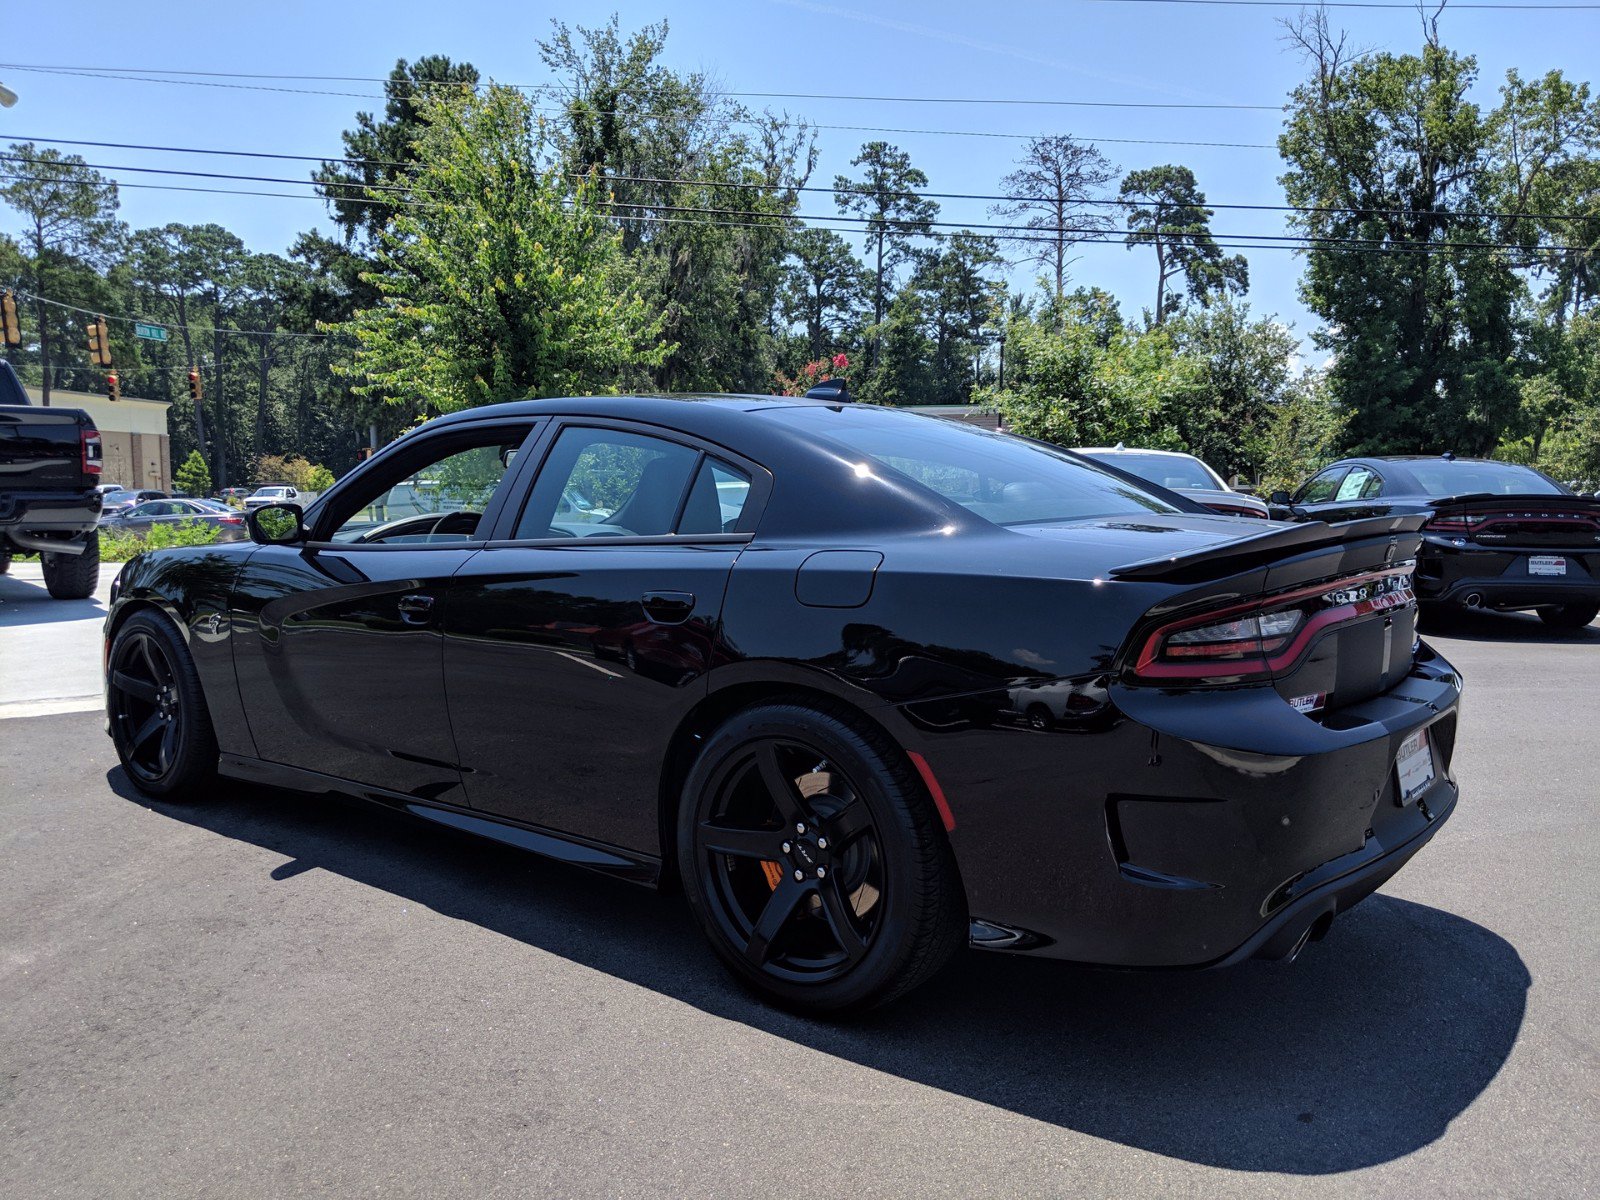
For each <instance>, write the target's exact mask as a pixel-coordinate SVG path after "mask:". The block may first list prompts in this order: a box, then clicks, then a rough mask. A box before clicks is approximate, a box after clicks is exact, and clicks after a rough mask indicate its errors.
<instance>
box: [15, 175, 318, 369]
mask: <svg viewBox="0 0 1600 1200" xmlns="http://www.w3.org/2000/svg"><path fill="white" fill-rule="evenodd" d="M5 178H9V176H7V177H5ZM16 294H17V295H18V296H19V297H21V298H22V299H24V300H26V301H28V302H29V303H31V304H48V305H49V306H50V307H52V308H59V309H63V310H65V311H66V312H75V313H82V314H83V315H84V316H86V317H105V319H106V320H108V321H121V322H122V323H123V324H125V325H160V326H162V327H163V328H165V329H184V330H188V331H189V332H190V333H207V334H209V333H224V334H230V335H234V336H237V337H255V338H265V337H297V338H325V337H332V336H333V335H332V334H327V333H296V332H294V331H292V330H288V329H270V330H269V329H233V328H228V327H223V326H212V325H185V324H182V323H181V322H175V321H149V320H145V319H144V318H141V317H122V316H117V315H116V314H115V313H107V312H106V311H105V310H103V309H98V308H79V307H78V306H77V305H76V304H67V303H65V302H64V301H61V300H52V299H50V297H48V296H40V295H38V294H36V293H33V292H28V291H25V290H23V289H22V288H18V289H17V290H16Z"/></svg>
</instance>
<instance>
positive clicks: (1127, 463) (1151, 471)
mask: <svg viewBox="0 0 1600 1200" xmlns="http://www.w3.org/2000/svg"><path fill="white" fill-rule="evenodd" d="M1085 457H1086V458H1092V459H1094V460H1095V461H1096V462H1103V463H1109V464H1110V465H1111V466H1113V467H1117V468H1118V469H1120V470H1123V471H1127V472H1128V473H1129V474H1132V475H1137V476H1138V477H1139V478H1140V479H1146V480H1149V481H1150V482H1151V483H1155V484H1159V485H1160V486H1162V487H1164V488H1205V489H1210V490H1212V491H1217V490H1222V488H1223V484H1222V481H1221V480H1220V479H1218V478H1216V477H1215V476H1214V475H1212V474H1211V470H1210V468H1208V467H1207V466H1206V465H1205V464H1204V463H1202V462H1201V461H1200V460H1199V459H1198V458H1191V457H1189V456H1188V455H1187V454H1138V453H1133V452H1129V451H1126V450H1119V451H1117V452H1116V453H1113V454H1088V455H1085Z"/></svg>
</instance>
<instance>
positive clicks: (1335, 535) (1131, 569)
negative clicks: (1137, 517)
mask: <svg viewBox="0 0 1600 1200" xmlns="http://www.w3.org/2000/svg"><path fill="white" fill-rule="evenodd" d="M1428 515H1429V514H1427V513H1415V514H1410V515H1407V516H1396V517H1366V518H1364V519H1362V520H1359V521H1341V522H1340V523H1339V524H1337V525H1329V524H1328V523H1327V522H1325V521H1307V522H1305V523H1303V524H1299V525H1283V526H1279V527H1278V528H1275V529H1269V530H1267V531H1265V532H1263V533H1257V534H1252V535H1250V536H1248V537H1242V538H1235V539H1234V540H1232V541H1228V542H1218V543H1216V544H1214V545H1211V546H1201V547H1200V548H1199V549H1196V550H1189V551H1186V552H1185V553H1183V554H1174V555H1171V556H1170V557H1166V558H1148V559H1144V560H1142V561H1140V562H1134V563H1129V564H1128V565H1127V566H1124V567H1114V568H1112V571H1111V576H1112V578H1113V579H1127V580H1135V579H1163V580H1169V581H1172V582H1175V583H1177V582H1194V581H1197V580H1201V579H1213V578H1216V577H1218V576H1222V575H1232V574H1237V573H1238V572H1240V571H1248V570H1251V569H1252V568H1254V567H1259V566H1264V565H1266V564H1267V563H1271V562H1277V561H1279V560H1281V559H1284V558H1288V557H1289V556H1291V555H1295V554H1301V553H1304V552H1306V551H1310V550H1325V549H1328V548H1329V547H1332V546H1338V545H1342V544H1344V543H1348V542H1359V541H1363V540H1365V539H1367V538H1376V537H1384V536H1389V537H1394V538H1397V539H1398V538H1399V537H1401V536H1403V535H1406V534H1414V533H1416V532H1417V530H1419V529H1421V528H1422V525H1423V522H1425V521H1426V520H1427V519H1428ZM1410 540H1411V541H1412V542H1413V544H1414V543H1415V541H1416V539H1415V538H1413V539H1410ZM1413 552H1414V545H1413V547H1412V548H1408V549H1407V550H1406V551H1405V557H1408V558H1409V557H1410V556H1411V554H1412V553H1413Z"/></svg>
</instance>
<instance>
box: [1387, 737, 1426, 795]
mask: <svg viewBox="0 0 1600 1200" xmlns="http://www.w3.org/2000/svg"><path fill="white" fill-rule="evenodd" d="M1394 768H1395V771H1396V772H1397V773H1398V774H1399V776H1400V803H1401V804H1410V803H1411V802H1412V801H1413V800H1415V799H1416V798H1417V797H1418V796H1420V795H1421V794H1422V793H1423V792H1424V791H1425V790H1426V789H1427V787H1428V785H1429V784H1430V783H1432V782H1433V748H1432V747H1431V746H1429V745H1428V731H1427V730H1426V729H1419V730H1417V731H1416V732H1415V733H1413V734H1412V735H1411V736H1410V737H1408V738H1407V739H1406V740H1405V741H1403V742H1401V743H1400V753H1399V754H1397V755H1396V756H1395V760H1394Z"/></svg>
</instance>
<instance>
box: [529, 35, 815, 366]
mask: <svg viewBox="0 0 1600 1200" xmlns="http://www.w3.org/2000/svg"><path fill="white" fill-rule="evenodd" d="M552 25H553V32H552V34H551V37H550V38H549V39H548V40H547V41H543V42H540V43H539V51H540V55H541V56H542V57H543V59H544V61H545V64H546V66H548V67H549V68H550V70H551V71H552V72H553V73H554V74H555V76H556V77H557V79H558V80H559V81H560V90H561V94H562V97H563V100H562V111H561V114H560V116H559V117H558V118H557V119H555V120H554V121H552V122H551V126H550V129H551V137H552V140H553V142H554V144H555V146H556V147H557V149H558V150H559V151H560V158H561V161H562V163H563V164H564V165H565V168H566V170H567V171H568V172H569V173H570V174H571V175H573V176H574V177H579V176H587V177H589V178H590V179H591V181H592V186H593V191H592V195H593V197H594V203H595V204H596V205H597V206H603V207H604V208H605V210H606V211H607V212H608V213H609V215H610V217H611V219H612V220H613V221H614V222H615V223H616V224H617V226H618V227H619V228H620V229H621V230H622V234H623V241H622V246H623V250H624V251H625V253H626V255H627V258H628V262H629V263H630V266H631V268H632V269H633V271H634V272H635V274H636V277H637V279H638V283H639V288H640V291H641V293H642V294H644V295H645V296H646V297H647V302H648V303H649V304H650V305H651V306H652V307H653V308H655V309H657V310H659V311H660V313H661V315H662V320H663V324H662V336H663V337H664V338H665V340H666V341H667V343H668V346H669V348H668V351H667V353H666V355H665V356H664V357H663V358H662V360H661V363H660V364H659V366H658V367H657V368H656V369H655V371H654V376H655V378H654V382H655V383H656V384H657V386H660V387H662V388H665V389H668V390H725V389H733V390H756V389H764V388H766V387H767V386H769V384H770V381H771V378H772V373H773V370H774V368H775V367H776V365H777V341H778V339H777V336H776V331H775V329H774V326H773V313H774V311H775V308H776V306H777V297H778V291H779V288H780V286H781V284H782V279H783V259H784V255H785V252H786V248H785V234H786V232H787V229H788V224H789V222H788V221H787V220H786V218H787V217H788V216H789V215H790V214H791V213H793V212H794V211H795V207H796V205H797V203H798V199H799V191H798V189H799V188H800V187H801V186H803V185H804V183H805V181H806V179H807V178H808V177H809V175H810V172H811V170H812V169H813V167H814V166H815V163H816V148H815V145H814V142H813V139H812V136H811V132H810V130H809V128H808V127H807V126H805V125H804V124H803V123H792V122H790V121H789V120H788V119H787V118H786V117H784V116H775V115H773V114H772V113H763V114H761V115H759V116H757V115H756V114H753V113H751V112H749V111H748V110H746V109H745V108H744V107H743V106H741V105H738V104H736V103H734V102H733V101H731V100H729V99H728V98H727V97H726V96H723V95H721V94H719V93H718V91H717V90H716V88H715V85H714V84H713V83H712V82H711V81H710V80H708V79H707V77H706V76H705V74H704V73H702V72H693V73H689V74H681V73H679V72H675V71H673V70H671V69H669V68H668V67H666V66H665V65H664V64H663V63H662V61H661V57H662V54H663V52H664V49H665V46H666V39H667V24H666V22H664V21H663V22H661V23H659V24H655V25H646V26H645V27H643V28H642V29H640V30H637V31H635V32H633V33H631V34H628V35H626V36H624V34H623V33H622V31H621V29H620V28H619V25H618V21H617V18H616V17H612V18H611V20H610V21H609V22H608V23H607V24H605V25H603V26H600V27H598V28H584V27H582V26H578V27H576V28H568V27H567V26H566V25H564V24H562V23H561V22H552Z"/></svg>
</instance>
